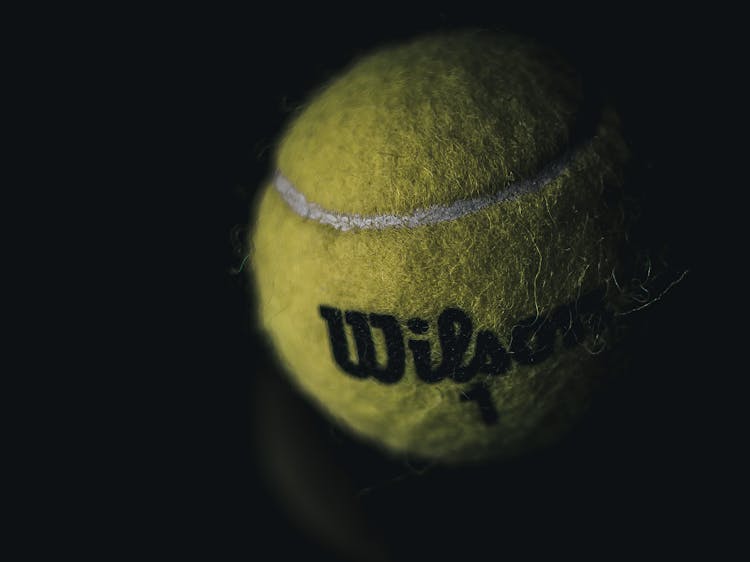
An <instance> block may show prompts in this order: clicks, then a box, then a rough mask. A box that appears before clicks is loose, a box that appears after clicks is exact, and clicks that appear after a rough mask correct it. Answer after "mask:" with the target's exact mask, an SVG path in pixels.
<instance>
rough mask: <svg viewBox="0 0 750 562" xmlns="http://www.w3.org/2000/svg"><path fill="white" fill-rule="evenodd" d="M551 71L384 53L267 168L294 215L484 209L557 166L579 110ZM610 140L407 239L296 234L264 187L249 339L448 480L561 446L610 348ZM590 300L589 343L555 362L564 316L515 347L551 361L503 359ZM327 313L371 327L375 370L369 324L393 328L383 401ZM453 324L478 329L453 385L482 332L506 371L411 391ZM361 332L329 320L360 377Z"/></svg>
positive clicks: (334, 407) (334, 406)
mask: <svg viewBox="0 0 750 562" xmlns="http://www.w3.org/2000/svg"><path fill="white" fill-rule="evenodd" d="M550 61H551V62H550ZM561 68H563V67H561V66H560V65H559V64H558V62H557V61H555V60H554V59H545V58H541V56H540V55H539V54H538V52H537V50H536V49H535V48H533V47H530V46H528V45H525V44H523V43H521V42H519V41H517V40H515V39H513V38H507V37H500V38H495V37H491V36H488V35H485V34H482V33H473V32H472V33H466V34H457V35H450V36H437V37H430V38H427V39H422V40H420V41H417V42H413V43H410V44H407V45H406V46H403V47H394V48H390V49H386V50H384V51H381V52H379V53H377V54H375V55H373V56H370V57H369V58H366V59H364V60H363V61H361V62H359V63H358V64H357V65H355V66H354V67H353V68H351V69H350V70H349V71H347V72H346V73H345V74H343V75H342V77H340V78H338V79H336V80H334V81H333V82H332V84H331V85H329V86H328V88H327V89H325V90H323V91H322V93H320V94H318V96H317V97H316V98H315V99H314V101H313V102H312V103H311V104H310V105H309V106H308V107H307V108H306V109H305V110H304V112H303V113H302V114H301V115H299V117H298V118H297V119H296V120H295V122H294V123H292V125H291V126H290V127H289V129H288V131H287V133H286V135H285V137H284V138H283V140H282V141H281V143H280V147H279V149H278V168H279V170H280V172H281V173H283V174H284V175H285V176H286V177H288V178H289V179H290V181H291V182H293V183H294V185H295V187H296V188H297V189H299V190H300V191H301V192H302V193H304V195H305V197H306V198H307V199H309V200H310V201H313V202H315V203H316V204H319V205H320V206H321V207H324V208H326V209H330V210H334V211H338V212H344V213H355V214H376V213H405V212H410V211H414V210H415V209H420V208H424V207H426V206H429V205H433V204H450V203H451V202H453V201H455V200H457V199H461V198H466V197H469V196H476V195H486V194H491V193H495V192H497V190H499V189H500V190H501V189H503V187H504V186H506V185H508V184H509V183H510V182H512V181H517V180H520V179H524V178H529V177H533V176H534V174H536V173H538V172H539V170H541V169H542V168H543V167H544V166H545V165H546V164H547V163H548V162H549V161H550V160H551V159H553V158H556V157H558V156H559V155H560V154H561V153H563V152H564V151H566V150H567V149H568V148H569V146H568V144H567V143H568V140H569V138H570V135H571V130H572V127H573V123H574V122H575V119H576V113H577V111H578V109H579V108H578V103H580V99H579V98H580V96H579V92H578V89H577V86H576V83H575V81H574V80H573V79H572V75H571V73H570V72H568V71H564V70H561ZM617 128H618V124H617V120H616V118H615V117H614V116H613V115H612V114H611V113H609V112H603V113H602V114H601V118H600V120H599V123H598V125H597V126H596V127H595V128H594V129H593V130H592V134H591V136H590V137H589V138H588V139H586V140H585V141H584V142H583V144H582V145H581V147H580V148H579V149H578V150H577V151H576V153H575V155H574V156H573V157H572V158H571V159H570V161H569V162H568V163H567V164H566V166H565V167H564V169H563V170H562V171H561V173H560V174H559V175H558V176H557V177H556V178H555V179H554V180H553V181H551V182H549V184H547V185H545V186H544V188H543V189H541V190H539V191H538V192H534V193H527V194H523V195H521V196H519V197H517V198H514V199H512V200H509V201H503V202H500V203H497V204H495V205H490V206H487V207H485V208H482V209H480V210H478V211H476V212H474V213H471V214H468V215H466V216H462V217H461V218H458V219H455V220H450V221H444V222H440V223H437V224H429V225H424V226H418V227H415V228H388V229H383V230H358V229H353V230H348V231H345V232H342V231H340V230H337V229H335V228H332V227H331V226H330V225H326V224H321V223H320V222H317V221H315V220H311V219H309V218H304V217H301V216H300V215H299V214H297V213H296V212H295V211H294V210H293V209H292V208H291V207H290V206H289V205H288V204H287V202H285V201H284V199H283V198H282V197H281V196H280V194H279V192H277V191H276V190H275V189H274V188H273V186H272V185H271V183H270V182H269V184H268V185H267V186H266V187H265V188H264V189H263V191H262V193H261V196H260V198H259V201H258V206H257V209H256V216H255V227H254V230H253V234H252V237H251V264H252V271H253V275H254V278H255V285H256V287H257V293H258V303H259V317H260V321H261V323H262V326H263V328H264V330H265V331H266V333H267V334H268V336H269V338H270V340H271V342H272V344H273V347H274V349H275V350H276V352H277V354H278V357H279V359H280V361H281V362H282V363H283V365H284V367H285V368H286V370H287V371H288V373H289V374H290V376H291V377H292V378H293V380H294V381H295V383H296V384H297V385H298V386H299V388H300V389H301V390H302V391H303V392H304V393H305V394H307V395H308V396H309V397H311V398H312V399H313V400H314V401H315V402H316V403H317V404H318V405H319V406H320V407H321V408H322V409H323V410H324V411H325V412H327V413H328V414H329V415H330V416H331V417H332V418H333V419H335V420H337V421H338V422H340V423H341V424H342V425H344V426H345V427H347V428H349V429H351V430H353V431H354V432H355V433H357V434H359V435H361V436H363V437H365V438H366V439H368V440H370V441H371V442H373V443H376V444H378V445H381V446H384V447H385V448H386V449H388V450H390V451H395V452H397V453H402V454H407V455H415V456H418V457H424V458H431V459H438V460H441V461H445V462H465V461H474V460H479V459H482V458H486V457H489V456H510V455H514V454H518V453H519V452H521V451H523V450H527V449H529V448H533V447H536V446H538V445H540V444H542V443H545V442H548V441H550V440H551V439H554V438H555V436H557V435H558V434H559V433H560V432H562V431H564V430H565V428H567V427H568V426H569V425H570V424H571V423H572V422H573V421H574V420H575V419H576V418H578V417H579V416H580V414H581V413H582V412H583V411H584V409H585V406H586V404H587V401H588V399H589V395H590V390H591V388H592V387H594V386H595V385H596V381H597V380H598V379H599V378H600V377H601V376H602V375H603V374H604V373H603V372H602V369H603V367H602V365H603V363H602V358H603V356H604V355H603V354H599V351H601V350H602V349H603V348H605V347H606V346H607V344H609V343H611V342H610V339H611V333H610V331H609V330H608V329H606V327H605V324H604V323H601V322H599V321H598V320H597V318H599V316H601V317H604V316H606V314H607V309H608V308H610V302H611V299H612V297H613V294H612V293H613V291H611V283H610V280H611V276H612V271H613V269H614V268H616V266H617V260H618V250H619V246H620V244H621V243H622V241H623V237H624V232H623V217H622V215H621V207H620V204H619V198H620V184H621V178H622V167H623V164H624V161H625V159H626V151H625V150H624V147H623V143H622V140H621V138H620V136H619V133H618V129H617ZM595 290H601V291H602V294H603V295H604V296H603V297H601V298H600V299H599V300H600V301H601V302H600V305H601V306H600V307H599V309H598V310H599V312H597V313H596V314H593V315H591V318H589V317H587V318H586V319H585V322H586V323H588V324H589V326H588V327H589V328H590V329H588V330H586V331H585V333H584V332H581V334H576V337H575V338H568V339H575V342H574V345H566V343H565V342H567V343H570V342H568V340H566V339H565V338H566V334H568V335H569V334H570V333H573V332H574V331H575V327H574V325H573V324H574V320H573V316H572V315H571V320H570V322H569V324H570V325H569V326H562V327H561V329H559V330H557V331H556V332H555V334H554V337H553V338H552V339H544V338H542V337H541V335H540V334H541V332H539V333H535V331H534V330H532V331H530V332H529V333H527V334H526V337H527V339H528V341H527V344H528V347H529V348H535V349H539V348H540V347H547V348H549V350H548V351H549V352H550V353H544V354H540V355H539V357H543V359H540V360H539V361H530V360H528V357H526V359H524V357H525V356H524V355H523V350H522V349H521V347H519V346H518V345H517V342H516V343H515V344H514V342H513V341H512V340H513V337H514V334H520V333H521V331H519V326H522V325H531V324H533V325H534V326H542V325H544V320H545V319H548V318H551V317H552V316H553V315H555V314H558V313H556V312H555V311H556V310H558V311H559V307H560V306H561V305H563V304H565V303H573V304H572V305H571V306H572V307H573V308H572V309H571V310H573V309H575V306H576V305H575V303H576V302H577V301H578V300H579V299H580V298H581V297H582V296H583V295H585V294H589V293H590V292H591V291H595ZM321 307H326V310H329V309H335V310H338V311H341V314H342V318H344V317H345V316H344V315H345V314H346V313H347V311H349V312H352V311H353V312H355V313H357V312H358V313H361V314H363V315H364V316H361V318H365V322H367V321H368V320H367V319H368V318H369V323H370V324H371V326H370V328H371V331H370V333H371V336H372V341H373V346H374V349H375V351H374V356H375V360H376V364H377V366H379V367H383V366H384V365H385V364H386V363H388V360H389V358H391V357H392V356H393V353H392V351H393V349H394V345H393V342H390V343H389V342H388V341H386V337H385V336H384V334H385V331H384V330H382V329H379V328H378V326H379V325H380V324H378V322H382V318H381V316H387V317H389V318H393V319H395V322H396V323H397V325H398V329H397V330H396V331H397V332H398V334H399V335H400V337H402V338H403V348H404V354H403V355H404V357H403V363H404V366H403V374H402V376H400V377H399V378H398V380H396V381H395V382H389V383H385V382H383V381H381V380H378V379H377V378H376V377H373V376H353V375H352V374H351V373H347V372H346V371H345V370H344V369H342V367H341V364H340V362H338V361H337V360H336V358H335V357H334V352H333V349H332V339H331V333H330V330H329V328H330V324H329V323H328V322H327V321H326V319H325V318H324V317H323V316H322V314H321ZM446 309H458V310H460V311H462V312H463V313H464V314H465V315H466V316H467V317H468V318H470V321H471V327H472V329H471V337H470V343H469V344H468V347H467V349H466V350H465V352H464V353H461V360H460V365H458V367H457V368H458V369H460V368H461V367H462V366H466V364H467V363H468V362H469V361H470V360H471V358H472V357H473V356H474V355H475V354H476V352H477V345H478V344H477V341H478V334H479V333H480V332H483V331H484V332H491V334H493V335H494V336H495V337H496V338H497V341H498V342H499V344H500V346H501V347H502V350H503V353H504V354H505V355H504V357H505V356H507V365H506V368H505V369H504V370H502V372H495V373H492V372H488V371H492V369H485V371H481V370H480V372H477V373H476V374H474V375H473V376H472V377H471V378H470V380H466V381H463V380H456V379H460V377H459V376H458V375H455V376H447V377H444V378H443V379H441V380H436V381H429V382H428V381H426V380H425V378H424V377H423V376H420V375H419V374H418V372H417V368H416V362H417V361H418V358H417V354H416V352H415V351H414V350H413V348H412V347H411V344H410V343H409V340H410V339H412V340H420V341H426V342H429V346H430V349H431V352H432V356H431V365H432V367H434V368H437V366H438V365H439V364H440V362H441V361H442V359H443V357H442V351H441V350H442V347H441V341H440V339H439V337H438V332H439V330H438V318H439V317H440V315H441V314H442V313H443V312H444V311H445V310H446ZM355 316H356V315H355ZM558 316H559V314H558ZM346 318H348V317H346ZM361 318H360V320H361ZM592 318H593V321H592ZM379 319H380V320H379ZM414 319H420V321H421V323H420V322H417V321H415V320H414ZM558 319H559V318H558ZM355 320H356V318H354V317H352V321H351V322H349V321H348V320H344V321H342V326H344V329H345V336H346V346H345V349H346V350H347V352H348V354H349V357H350V358H351V361H352V362H353V363H357V361H359V362H360V363H362V362H363V361H365V359H363V357H362V356H358V352H359V351H361V350H359V349H358V348H357V342H356V337H357V336H356V334H355V333H354V330H355V329H356V326H355V324H356V322H355ZM392 331H393V330H392ZM389 345H390V346H391V347H390V351H389ZM396 347H398V346H396ZM389 354H390V355H389ZM514 355H515V356H514ZM487 361H489V359H488V360H487ZM457 372H458V371H456V373H457ZM477 385H479V387H480V388H481V389H484V390H483V392H484V391H486V393H487V394H488V396H489V400H490V401H491V404H492V408H493V409H494V411H495V413H496V414H497V415H496V419H495V421H491V420H490V421H491V423H489V422H488V419H489V418H491V417H492V416H489V417H488V415H486V414H487V412H486V411H485V410H482V408H480V407H479V403H478V402H476V401H474V400H473V399H472V396H473V395H472V393H476V388H477ZM493 419H494V418H493Z"/></svg>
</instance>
